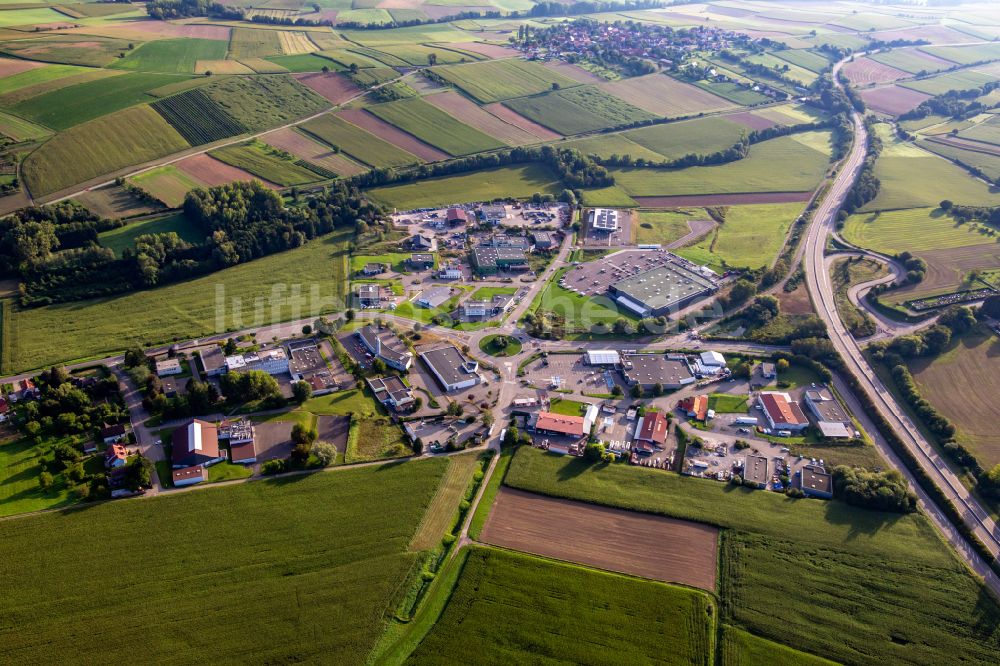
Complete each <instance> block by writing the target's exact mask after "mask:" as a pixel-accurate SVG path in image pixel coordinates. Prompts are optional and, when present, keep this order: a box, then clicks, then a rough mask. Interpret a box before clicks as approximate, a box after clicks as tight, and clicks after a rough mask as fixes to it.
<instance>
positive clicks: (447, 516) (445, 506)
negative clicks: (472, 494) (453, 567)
mask: <svg viewBox="0 0 1000 666" xmlns="http://www.w3.org/2000/svg"><path fill="white" fill-rule="evenodd" d="M480 467H481V465H480V455H479V454H478V453H474V452H469V453H463V454H461V455H457V456H449V457H448V468H447V469H446V470H445V473H444V476H443V478H442V479H441V483H440V485H439V486H438V489H437V492H436V493H434V499H433V500H431V503H430V506H429V507H428V508H427V511H426V512H425V513H424V519H423V520H422V521H420V525H419V526H417V531H416V534H414V535H413V541H411V542H410V550H411V551H414V552H417V551H421V550H427V549H429V548H434V547H436V546H438V545H439V544H440V543H441V539H443V538H444V535H445V534H447V533H448V532H450V531H451V529H452V526H453V524H454V522H455V516H456V515H458V503H459V502H461V501H462V500H463V499H464V498H465V495H466V493H467V492H468V490H469V487H470V484H471V483H472V475H473V474H474V473H475V472H476V471H478V470H479V469H480Z"/></svg>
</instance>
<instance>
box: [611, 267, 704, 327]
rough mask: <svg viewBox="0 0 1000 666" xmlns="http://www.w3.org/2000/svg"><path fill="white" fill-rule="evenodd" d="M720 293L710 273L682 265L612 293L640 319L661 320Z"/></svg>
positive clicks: (653, 272)
mask: <svg viewBox="0 0 1000 666" xmlns="http://www.w3.org/2000/svg"><path fill="white" fill-rule="evenodd" d="M716 290H718V285H717V284H716V282H715V280H713V279H712V278H711V277H710V276H709V274H708V273H703V272H701V271H700V270H699V269H698V268H697V267H695V266H694V265H691V266H685V265H683V264H682V263H681V262H680V261H677V262H669V263H667V264H664V265H662V266H659V267H657V268H654V269H652V270H649V271H646V272H643V273H639V274H637V275H634V276H632V277H629V278H626V279H624V280H621V281H619V282H615V283H614V284H612V285H611V286H610V288H609V289H608V293H609V294H610V295H611V296H612V297H613V298H614V299H615V301H616V302H617V303H618V304H619V305H621V306H622V307H623V308H625V309H626V310H629V311H631V312H634V313H635V314H637V315H638V316H640V317H659V316H661V315H665V314H668V313H669V312H671V311H674V310H677V309H678V308H682V307H684V306H686V305H689V304H691V303H693V302H695V301H697V300H700V299H702V298H705V297H706V296H709V295H710V294H713V293H715V291H716Z"/></svg>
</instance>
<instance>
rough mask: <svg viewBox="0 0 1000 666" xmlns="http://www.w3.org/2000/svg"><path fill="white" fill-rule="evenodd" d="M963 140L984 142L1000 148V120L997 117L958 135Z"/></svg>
mask: <svg viewBox="0 0 1000 666" xmlns="http://www.w3.org/2000/svg"><path fill="white" fill-rule="evenodd" d="M958 135H959V136H960V137H962V138H963V139H971V140H973V141H982V142H984V143H991V144H994V145H996V146H1000V120H998V119H997V117H996V116H993V117H992V118H991V119H989V120H987V121H986V122H983V123H979V124H978V125H975V126H973V127H970V128H969V129H966V130H962V131H961V132H959V133H958Z"/></svg>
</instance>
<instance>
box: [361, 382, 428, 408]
mask: <svg viewBox="0 0 1000 666" xmlns="http://www.w3.org/2000/svg"><path fill="white" fill-rule="evenodd" d="M366 381H367V382H368V388H370V389H371V390H372V395H374V396H375V399H376V400H378V401H379V402H381V403H382V404H383V405H386V406H387V407H392V408H393V409H395V410H397V411H402V410H404V409H409V408H410V407H412V406H413V405H414V403H415V402H416V400H415V399H414V397H413V391H412V390H411V389H410V387H409V386H407V385H406V384H404V383H403V380H402V379H400V378H399V377H395V376H393V375H389V376H387V377H369V378H368V379H367V380H366Z"/></svg>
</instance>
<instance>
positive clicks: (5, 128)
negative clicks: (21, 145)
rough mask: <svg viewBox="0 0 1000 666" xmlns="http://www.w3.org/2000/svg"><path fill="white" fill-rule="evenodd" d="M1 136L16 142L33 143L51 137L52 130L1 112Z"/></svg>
mask: <svg viewBox="0 0 1000 666" xmlns="http://www.w3.org/2000/svg"><path fill="white" fill-rule="evenodd" d="M0 134H3V135H4V136H9V137H10V138H12V139H14V141H33V140H37V139H44V138H45V137H47V136H50V135H51V134H52V130H50V129H48V128H47V127H42V126H40V125H36V124H35V123H32V122H30V121H27V120H25V119H24V118H19V117H17V116H15V115H12V114H10V113H3V112H2V111H0Z"/></svg>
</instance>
